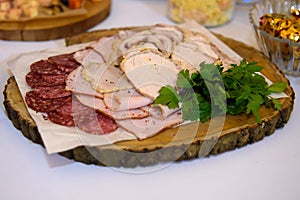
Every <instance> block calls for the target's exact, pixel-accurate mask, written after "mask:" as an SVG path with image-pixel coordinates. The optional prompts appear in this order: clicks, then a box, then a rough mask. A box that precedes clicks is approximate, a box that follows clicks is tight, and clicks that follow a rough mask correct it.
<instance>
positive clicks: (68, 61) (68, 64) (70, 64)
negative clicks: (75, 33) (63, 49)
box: [48, 54, 79, 73]
mask: <svg viewBox="0 0 300 200" xmlns="http://www.w3.org/2000/svg"><path fill="white" fill-rule="evenodd" d="M73 55H74V54H62V55H57V56H52V57H49V58H48V62H50V63H51V64H53V65H56V66H57V68H58V69H59V70H61V71H63V72H66V73H70V72H72V71H73V70H74V69H76V68H77V67H78V66H79V63H77V61H76V60H75V59H74V57H73Z"/></svg>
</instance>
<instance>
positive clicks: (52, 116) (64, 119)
mask: <svg viewBox="0 0 300 200" xmlns="http://www.w3.org/2000/svg"><path fill="white" fill-rule="evenodd" d="M48 119H49V120H50V121H51V122H53V123H55V124H59V125H62V126H75V123H74V120H73V117H72V115H61V114H60V113H58V112H57V111H52V112H49V113H48Z"/></svg>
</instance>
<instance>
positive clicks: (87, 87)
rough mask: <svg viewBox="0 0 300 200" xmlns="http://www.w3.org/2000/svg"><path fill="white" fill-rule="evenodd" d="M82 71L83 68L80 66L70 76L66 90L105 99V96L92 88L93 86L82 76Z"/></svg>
mask: <svg viewBox="0 0 300 200" xmlns="http://www.w3.org/2000/svg"><path fill="white" fill-rule="evenodd" d="M82 70H83V67H82V66H79V67H78V68H77V69H75V70H74V71H72V72H71V73H70V74H69V75H68V77H67V79H66V90H70V91H72V92H74V93H78V94H85V95H90V96H96V97H99V98H103V94H102V93H100V92H97V91H95V90H94V89H93V88H92V86H91V84H90V83H89V82H88V81H86V80H85V79H84V78H83V77H82V76H81V72H82Z"/></svg>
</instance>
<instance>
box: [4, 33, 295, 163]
mask: <svg viewBox="0 0 300 200" xmlns="http://www.w3.org/2000/svg"><path fill="white" fill-rule="evenodd" d="M121 29H127V28H120V29H110V30H101V31H94V32H91V33H83V34H80V35H78V36H74V37H70V38H66V44H67V45H72V44H77V43H82V42H88V41H93V40H96V39H98V38H100V37H103V36H108V35H113V34H115V33H116V32H117V31H119V30H121ZM217 37H218V38H219V39H221V40H222V41H223V42H225V43H226V44H227V45H228V46H229V47H231V48H232V49H233V50H234V51H236V52H237V53H238V54H239V55H240V56H242V57H244V58H246V59H247V61H255V62H258V64H260V65H262V66H264V69H263V74H264V75H265V76H267V77H268V78H269V79H270V80H271V81H273V82H277V81H284V82H286V83H287V85H288V86H287V89H286V90H285V92H286V94H287V95H288V98H282V99H280V102H281V103H282V108H281V110H279V111H275V110H273V109H271V108H267V107H265V106H262V107H261V109H260V111H259V112H260V114H261V116H262V121H263V123H261V124H258V123H256V121H255V119H254V117H253V116H251V115H246V114H240V115H234V116H233V115H227V116H226V119H225V122H224V126H223V129H222V131H221V133H220V134H219V135H217V136H214V135H213V134H212V135H211V137H208V138H207V137H206V136H207V130H210V131H209V132H211V133H213V131H214V130H211V129H209V128H211V127H210V122H211V121H208V122H205V123H203V124H198V123H193V124H189V125H185V126H183V127H180V128H172V129H167V130H165V131H162V132H161V133H160V134H158V135H156V136H154V137H151V138H148V139H145V140H143V141H138V140H133V141H123V142H118V143H116V144H115V145H109V146H102V147H101V146H98V147H88V146H80V147H77V148H75V149H71V150H68V151H65V152H61V153H59V154H61V155H63V156H65V157H68V158H70V159H73V160H75V161H79V162H83V163H86V164H95V165H101V166H114V167H135V166H138V165H139V166H148V165H154V164H157V163H160V162H172V161H175V160H176V161H181V160H190V159H195V158H198V157H209V156H210V155H217V154H220V153H223V152H226V151H230V150H234V149H236V148H240V147H244V146H246V145H247V144H251V143H255V142H257V141H260V140H262V139H263V138H264V137H265V136H269V135H271V134H273V133H274V132H275V130H276V129H278V128H282V127H283V126H284V125H285V124H286V123H287V122H288V120H289V118H290V115H291V113H292V110H293V106H294V99H295V93H294V91H293V89H292V87H291V86H290V84H289V81H288V79H286V77H285V76H284V74H283V73H282V72H281V71H280V70H279V69H278V68H277V67H276V66H275V65H274V64H273V63H271V62H270V61H269V60H268V59H267V58H266V57H265V56H264V55H263V54H262V53H261V52H259V51H257V50H256V49H254V48H253V47H250V46H248V45H246V44H244V43H241V42H238V41H236V40H233V39H229V38H225V37H223V36H221V35H217ZM4 96H5V100H4V105H5V108H6V110H7V114H8V117H9V118H10V119H11V121H12V122H13V124H14V126H15V127H16V128H17V129H19V130H21V132H22V133H23V135H24V136H25V137H27V138H28V139H30V140H31V141H33V142H35V143H38V144H41V145H43V141H42V139H41V137H40V134H39V132H38V128H37V127H36V124H35V122H34V121H33V120H32V118H31V117H30V115H29V113H28V111H27V110H26V107H25V104H24V102H23V99H22V97H21V95H20V92H19V90H18V86H17V84H16V82H15V80H14V77H11V78H10V79H9V80H8V83H7V85H6V87H5V90H4ZM216 120H218V119H216ZM195 130H196V131H195ZM209 134H210V133H208V135H209Z"/></svg>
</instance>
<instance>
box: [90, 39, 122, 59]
mask: <svg viewBox="0 0 300 200" xmlns="http://www.w3.org/2000/svg"><path fill="white" fill-rule="evenodd" d="M119 39H120V38H119V36H118V35H113V36H111V37H104V38H101V39H100V40H99V41H97V42H95V43H94V44H92V45H91V48H92V49H93V50H94V51H96V52H98V53H99V54H100V55H102V58H103V59H104V61H105V62H107V63H111V62H112V61H114V60H115V59H116V57H115V55H116V52H115V51H114V49H113V45H114V43H115V41H117V40H119Z"/></svg>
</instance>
